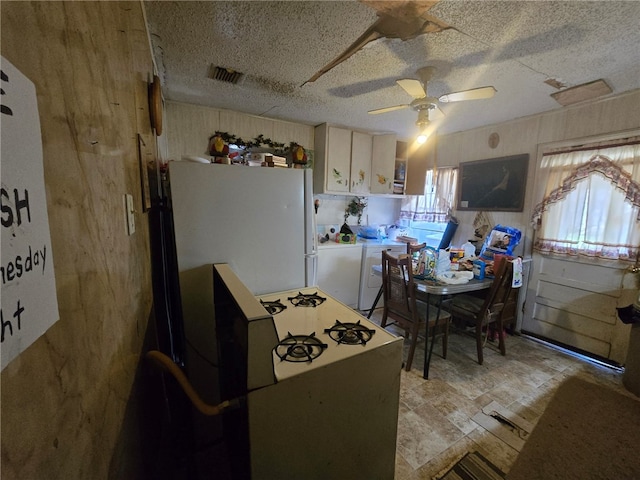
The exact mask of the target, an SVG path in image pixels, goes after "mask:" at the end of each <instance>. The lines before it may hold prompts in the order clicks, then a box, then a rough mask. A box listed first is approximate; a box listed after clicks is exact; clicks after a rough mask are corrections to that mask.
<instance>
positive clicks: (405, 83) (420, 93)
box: [396, 78, 427, 98]
mask: <svg viewBox="0 0 640 480" xmlns="http://www.w3.org/2000/svg"><path fill="white" fill-rule="evenodd" d="M396 83H397V84H398V85H400V86H401V87H402V89H403V90H404V91H405V92H407V93H408V94H409V95H411V96H412V97H413V98H424V97H426V96H427V92H425V91H424V87H423V86H422V83H420V80H416V79H415V78H401V79H400V80H396Z"/></svg>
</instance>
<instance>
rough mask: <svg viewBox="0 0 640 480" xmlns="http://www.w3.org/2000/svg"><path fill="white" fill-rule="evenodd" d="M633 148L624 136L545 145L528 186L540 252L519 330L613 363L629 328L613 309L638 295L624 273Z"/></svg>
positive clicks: (630, 233) (629, 242) (639, 234)
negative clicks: (532, 180) (532, 201)
mask: <svg viewBox="0 0 640 480" xmlns="http://www.w3.org/2000/svg"><path fill="white" fill-rule="evenodd" d="M634 135H635V134H634ZM596 142H598V143H596ZM638 145H640V142H638V141H637V139H635V138H633V137H631V136H629V137H628V138H626V139H624V138H620V137H617V138H616V137H612V138H600V139H583V140H582V141H579V142H578V141H573V144H568V145H567V144H565V145H553V146H551V145H548V146H545V147H543V148H542V149H541V154H540V156H539V158H538V161H537V170H536V182H535V185H534V189H535V192H536V193H535V195H534V201H535V204H536V207H535V209H534V212H535V213H534V216H535V217H534V218H535V220H536V222H538V224H539V228H538V230H536V232H535V233H536V235H537V238H534V242H533V244H534V245H537V247H538V248H539V249H540V250H534V251H533V255H532V268H531V277H530V279H529V282H528V286H527V292H526V293H527V295H526V302H525V312H524V316H523V321H522V327H521V330H522V331H523V332H524V333H532V334H534V335H535V336H539V337H543V338H546V339H550V340H552V341H554V342H559V343H561V344H564V345H566V346H568V347H570V348H571V349H576V350H579V351H581V352H583V353H585V354H587V355H589V356H592V357H600V358H601V359H604V360H607V361H609V362H611V363H617V364H624V362H625V360H626V353H627V347H628V344H629V332H630V326H629V325H624V324H623V323H622V322H621V321H620V320H619V319H618V316H617V311H616V308H617V307H624V306H627V305H629V304H631V303H633V301H634V300H635V299H636V297H637V295H638V286H637V280H638V279H637V278H636V274H634V273H631V271H630V270H629V268H628V267H629V264H630V263H629V261H628V259H629V258H633V255H634V250H635V246H636V245H638V241H639V240H640V231H639V230H638V226H637V222H635V223H634V220H635V219H636V218H638V211H639V208H640V204H639V203H638V202H637V201H635V200H633V201H631V200H632V199H633V198H635V197H633V195H629V191H635V190H638V189H640V186H639V184H638V180H637V179H638V173H637V171H638V168H637V163H638V160H639V159H640V151H639V150H638V148H640V147H638ZM623 180H624V181H623ZM552 252H561V253H552ZM596 255H599V256H596ZM618 257H619V259H618ZM625 259H627V261H625Z"/></svg>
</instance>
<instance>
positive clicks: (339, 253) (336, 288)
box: [318, 243, 362, 308]
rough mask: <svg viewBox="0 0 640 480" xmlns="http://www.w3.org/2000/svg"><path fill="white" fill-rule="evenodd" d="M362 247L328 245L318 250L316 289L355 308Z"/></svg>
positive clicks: (356, 245)
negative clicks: (318, 288)
mask: <svg viewBox="0 0 640 480" xmlns="http://www.w3.org/2000/svg"><path fill="white" fill-rule="evenodd" d="M361 262H362V245H360V244H355V245H345V244H339V243H336V244H330V245H326V244H324V245H321V246H319V248H318V287H320V288H321V289H322V290H323V291H325V292H327V293H328V294H329V295H331V296H332V297H334V298H335V299H336V300H339V301H340V302H342V303H344V304H345V305H347V306H349V307H352V308H356V307H357V305H358V293H359V286H360V270H361V269H360V264H361Z"/></svg>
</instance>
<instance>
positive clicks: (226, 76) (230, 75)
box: [209, 65, 244, 84]
mask: <svg viewBox="0 0 640 480" xmlns="http://www.w3.org/2000/svg"><path fill="white" fill-rule="evenodd" d="M209 76H210V77H211V78H213V79H214V80H220V81H221V82H227V83H234V84H236V83H240V82H242V79H243V78H244V73H240V72H236V71H235V70H232V69H230V68H224V67H216V66H215V65H211V73H210V75H209Z"/></svg>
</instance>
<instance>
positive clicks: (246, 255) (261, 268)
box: [169, 161, 317, 300]
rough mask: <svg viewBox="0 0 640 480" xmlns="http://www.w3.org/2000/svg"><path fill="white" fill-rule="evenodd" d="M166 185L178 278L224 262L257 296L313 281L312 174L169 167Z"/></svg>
mask: <svg viewBox="0 0 640 480" xmlns="http://www.w3.org/2000/svg"><path fill="white" fill-rule="evenodd" d="M169 185H170V192H171V193H170V196H171V205H172V210H173V221H174V231H175V243H176V254H177V260H178V270H179V272H180V276H181V277H182V276H183V274H185V275H186V276H187V277H188V276H189V274H188V272H190V271H193V270H194V269H198V268H199V267H202V266H206V265H211V264H213V263H228V264H229V265H230V267H231V269H232V270H233V271H234V272H235V273H236V275H238V277H239V278H240V280H242V282H243V283H244V284H245V285H246V286H247V287H249V289H250V290H251V291H252V292H253V293H254V294H256V295H260V294H264V293H270V292H278V291H283V290H289V289H292V288H298V287H304V286H314V285H315V284H316V265H317V235H316V226H315V212H314V207H313V180H312V170H310V169H292V168H287V169H285V168H263V167H244V166H237V165H221V164H201V163H193V162H186V161H181V162H171V163H170V165H169ZM181 290H183V294H184V288H182V286H181ZM183 300H184V299H183Z"/></svg>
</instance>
